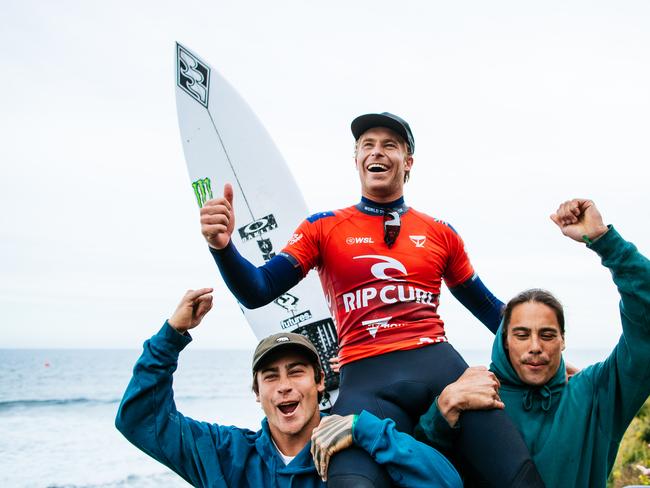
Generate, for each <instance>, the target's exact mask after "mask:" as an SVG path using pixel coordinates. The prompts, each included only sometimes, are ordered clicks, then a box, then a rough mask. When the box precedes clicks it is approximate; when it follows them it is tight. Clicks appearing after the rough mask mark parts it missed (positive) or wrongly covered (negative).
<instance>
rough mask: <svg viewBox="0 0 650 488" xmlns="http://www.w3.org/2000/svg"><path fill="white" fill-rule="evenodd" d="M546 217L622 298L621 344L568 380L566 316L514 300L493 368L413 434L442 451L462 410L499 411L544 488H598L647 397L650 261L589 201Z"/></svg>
mask: <svg viewBox="0 0 650 488" xmlns="http://www.w3.org/2000/svg"><path fill="white" fill-rule="evenodd" d="M551 219H552V220H553V222H555V224H557V225H558V227H559V228H560V229H561V230H562V233H563V234H564V235H565V236H567V237H570V238H571V239H573V240H575V241H578V242H584V243H586V245H587V247H588V248H589V249H591V250H593V251H595V252H596V253H597V254H598V255H599V256H600V258H601V260H602V264H603V265H604V266H605V267H607V268H608V269H609V270H610V271H611V273H612V277H613V279H614V283H615V284H616V286H617V288H618V291H619V294H620V296H621V302H620V313H621V322H622V325H623V333H622V335H621V338H620V340H619V342H618V344H617V345H616V347H615V348H614V350H613V351H612V353H611V354H610V355H609V357H608V358H607V359H606V360H605V361H603V362H600V363H596V364H593V365H591V366H589V367H587V368H585V369H584V370H582V371H581V372H579V373H577V374H576V375H574V376H572V377H571V379H570V380H569V381H567V379H566V370H565V366H564V360H563V359H562V350H563V349H564V313H563V310H562V306H561V305H560V303H559V302H558V300H557V299H556V298H555V297H553V295H551V294H550V293H549V292H547V291H544V290H539V289H532V290H527V291H525V292H522V293H520V294H519V295H517V296H516V297H515V298H513V299H512V300H510V302H509V303H508V304H507V305H506V308H505V310H504V316H503V321H502V324H501V327H500V328H499V331H498V332H497V336H496V338H495V341H494V345H493V348H492V364H491V366H490V371H488V370H487V369H485V368H480V367H479V368H470V369H469V370H467V371H466V372H465V374H463V376H461V377H460V378H459V379H458V380H457V381H456V382H455V383H452V384H451V385H449V386H448V387H447V388H445V390H443V391H442V393H441V394H440V396H439V397H438V398H436V401H435V402H434V404H433V405H432V406H431V408H430V409H429V411H428V412H427V413H426V414H425V415H423V416H422V417H421V418H420V422H419V424H418V426H417V428H416V434H417V435H418V436H420V437H423V438H426V439H427V440H428V441H429V442H430V443H431V444H433V445H434V446H436V447H438V448H439V449H441V450H442V451H443V452H444V451H445V449H446V447H447V445H449V443H450V442H451V440H452V439H453V437H454V436H455V435H457V434H458V432H459V431H460V430H461V429H462V420H463V417H462V412H463V411H464V410H479V409H493V408H498V409H503V408H505V410H506V412H507V413H508V415H509V416H510V417H511V418H512V420H513V421H514V422H515V424H516V425H517V427H518V428H519V430H520V432H521V434H522V435H523V437H524V441H525V442H526V445H527V446H528V448H529V449H530V452H531V455H532V456H533V460H534V462H535V464H536V466H537V469H538V470H539V472H540V474H541V476H542V478H543V479H544V482H545V484H546V486H549V487H551V486H552V487H572V488H573V487H585V488H593V487H600V486H602V487H604V486H605V485H606V482H607V476H608V475H609V472H610V471H611V469H612V465H613V464H614V459H615V458H616V452H617V451H618V446H619V443H620V441H621V438H622V437H623V434H624V433H625V430H626V428H627V426H628V425H629V423H630V422H631V421H632V419H633V417H634V415H635V414H636V412H637V411H638V410H639V408H640V407H641V405H642V404H643V403H644V402H645V400H646V398H647V397H648V395H650V261H649V260H648V259H647V258H646V257H644V256H643V255H642V254H641V253H639V251H638V250H637V249H636V247H635V246H634V245H633V244H632V243H630V242H627V241H625V240H624V239H623V238H622V237H621V236H620V235H619V234H618V232H617V231H616V230H615V229H614V228H613V227H612V226H605V225H604V223H603V219H602V217H601V215H600V213H599V211H598V209H597V208H596V206H595V205H594V203H593V202H592V201H590V200H583V199H575V200H570V201H568V202H565V203H563V204H562V205H560V207H559V208H558V210H557V212H556V213H555V214H553V215H552V216H551Z"/></svg>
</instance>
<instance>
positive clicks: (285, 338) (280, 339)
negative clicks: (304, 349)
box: [275, 336, 291, 342]
mask: <svg viewBox="0 0 650 488" xmlns="http://www.w3.org/2000/svg"><path fill="white" fill-rule="evenodd" d="M290 340H291V339H289V338H288V337H287V336H282V337H278V338H277V339H276V340H275V342H289V341H290Z"/></svg>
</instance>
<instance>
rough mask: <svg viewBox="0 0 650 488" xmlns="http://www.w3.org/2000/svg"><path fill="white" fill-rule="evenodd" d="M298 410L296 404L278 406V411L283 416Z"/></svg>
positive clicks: (288, 403)
mask: <svg viewBox="0 0 650 488" xmlns="http://www.w3.org/2000/svg"><path fill="white" fill-rule="evenodd" d="M296 408H298V402H287V403H282V404H280V405H278V409H279V410H280V412H282V413H283V414H285V415H290V414H292V413H293V412H294V411H295V410H296Z"/></svg>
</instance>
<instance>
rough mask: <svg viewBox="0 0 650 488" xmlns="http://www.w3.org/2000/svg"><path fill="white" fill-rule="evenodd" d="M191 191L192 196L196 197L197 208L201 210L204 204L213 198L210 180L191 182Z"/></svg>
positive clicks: (201, 179)
mask: <svg viewBox="0 0 650 488" xmlns="http://www.w3.org/2000/svg"><path fill="white" fill-rule="evenodd" d="M192 189H193V190H194V196H195V197H196V203H198V204H199V208H203V205H205V202H207V201H208V200H212V198H213V196H212V183H211V182H210V178H199V179H198V180H195V181H193V182H192Z"/></svg>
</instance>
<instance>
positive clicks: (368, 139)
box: [359, 137, 400, 144]
mask: <svg viewBox="0 0 650 488" xmlns="http://www.w3.org/2000/svg"><path fill="white" fill-rule="evenodd" d="M376 141H380V142H381V143H383V144H386V143H387V142H394V143H396V144H399V142H400V141H399V139H397V138H396V137H382V138H377V137H362V138H361V139H360V140H359V144H363V143H364V142H376Z"/></svg>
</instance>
